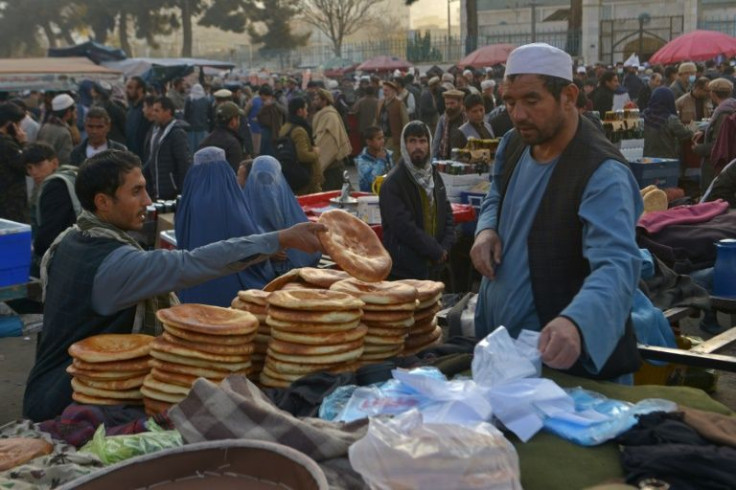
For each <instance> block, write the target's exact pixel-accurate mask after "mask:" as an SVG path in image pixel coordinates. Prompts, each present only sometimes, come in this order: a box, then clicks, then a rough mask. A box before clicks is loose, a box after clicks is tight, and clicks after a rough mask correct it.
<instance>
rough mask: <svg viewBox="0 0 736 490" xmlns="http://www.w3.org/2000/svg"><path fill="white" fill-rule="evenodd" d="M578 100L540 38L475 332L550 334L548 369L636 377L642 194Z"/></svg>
mask: <svg viewBox="0 0 736 490" xmlns="http://www.w3.org/2000/svg"><path fill="white" fill-rule="evenodd" d="M577 95H578V88H577V87H576V86H575V84H574V83H572V59H571V58H570V56H569V55H568V54H567V53H565V52H564V51H562V50H560V49H557V48H555V47H552V46H549V45H547V44H544V43H533V44H528V45H525V46H521V47H519V48H516V49H515V50H514V51H513V52H512V53H511V54H510V55H509V58H508V63H507V66H506V78H505V80H504V93H503V98H504V101H505V103H506V107H507V110H508V112H509V116H510V117H511V120H512V121H513V123H514V128H515V129H514V130H513V131H510V132H509V133H508V134H506V135H505V136H504V138H503V140H502V141H501V143H500V145H499V148H498V151H497V153H496V160H495V165H494V168H493V176H492V183H491V188H490V190H489V192H488V194H487V196H486V197H485V199H484V201H483V203H482V206H481V210H480V215H479V218H478V226H477V228H476V232H475V233H476V236H475V242H474V245H473V247H472V249H471V252H470V255H471V259H472V260H473V264H474V265H475V267H476V268H477V269H478V271H480V272H481V273H482V274H483V276H484V277H483V280H482V283H481V287H480V292H479V295H478V306H477V309H476V315H475V328H476V335H477V336H478V338H483V337H484V336H486V335H487V334H488V333H490V332H491V331H493V330H494V329H495V328H496V327H498V326H500V325H503V326H505V327H506V328H507V329H508V330H509V332H510V333H511V334H512V335H514V336H516V335H518V334H519V332H520V331H521V330H522V329H528V330H536V331H541V335H540V339H539V350H540V352H541V355H542V361H543V362H544V363H545V364H546V365H547V366H549V367H552V368H555V369H560V370H565V371H568V372H570V373H571V374H575V375H579V376H585V377H590V378H598V379H609V380H617V381H621V382H626V381H629V380H630V379H631V376H630V373H632V372H633V371H635V370H636V369H638V367H639V363H640V358H639V356H638V351H637V346H636V337H635V335H634V332H633V330H632V323H631V318H630V312H631V308H632V301H633V294H634V291H635V289H636V287H637V283H638V280H639V271H640V267H641V259H640V255H639V249H638V247H637V244H636V240H635V227H636V222H637V219H638V218H639V215H640V214H641V213H642V207H643V206H642V199H641V196H640V194H639V189H638V185H637V182H636V180H635V179H634V177H633V175H632V173H631V172H630V170H629V168H628V166H627V165H626V164H625V162H626V160H625V159H624V157H623V156H622V155H621V153H620V152H619V151H618V150H617V149H616V148H615V147H614V146H613V145H612V144H611V143H610V142H609V141H608V140H607V139H606V138H605V137H604V135H603V133H601V132H600V131H598V130H597V129H595V127H594V126H593V125H592V124H591V123H590V122H589V121H588V120H587V119H586V118H584V117H580V116H579V115H578V113H577V111H576V109H575V101H576V100H577Z"/></svg>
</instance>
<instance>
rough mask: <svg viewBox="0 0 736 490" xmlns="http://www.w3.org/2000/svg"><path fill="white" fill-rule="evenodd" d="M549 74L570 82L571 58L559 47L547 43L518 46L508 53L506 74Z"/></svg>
mask: <svg viewBox="0 0 736 490" xmlns="http://www.w3.org/2000/svg"><path fill="white" fill-rule="evenodd" d="M522 74H534V75H549V76H552V77H558V78H562V79H563V80H568V81H570V82H572V58H571V57H570V55H569V54H567V53H565V52H564V51H562V50H561V49H559V48H555V47H554V46H550V45H549V44H547V43H531V44H525V45H524V46H519V47H518V48H516V49H515V50H513V51H512V52H511V54H509V58H508V60H507V61H506V76H509V75H522Z"/></svg>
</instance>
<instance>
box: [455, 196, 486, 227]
mask: <svg viewBox="0 0 736 490" xmlns="http://www.w3.org/2000/svg"><path fill="white" fill-rule="evenodd" d="M485 197H486V195H485V194H484V193H482V192H468V191H463V192H461V193H460V202H462V203H463V204H469V205H471V206H473V209H474V210H475V219H474V220H472V221H468V222H466V223H462V224H461V229H462V231H463V233H464V234H466V235H470V236H473V235H475V227H476V226H477V225H478V216H479V215H480V205H481V203H482V202H483V198H485Z"/></svg>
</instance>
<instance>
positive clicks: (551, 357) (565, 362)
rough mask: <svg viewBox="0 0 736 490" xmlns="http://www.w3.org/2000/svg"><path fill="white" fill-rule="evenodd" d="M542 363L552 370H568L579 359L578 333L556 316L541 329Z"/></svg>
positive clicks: (540, 349)
mask: <svg viewBox="0 0 736 490" xmlns="http://www.w3.org/2000/svg"><path fill="white" fill-rule="evenodd" d="M539 352H541V354H542V361H543V362H544V363H545V364H546V365H548V366H549V367H551V368H554V369H568V368H570V367H572V365H573V364H575V361H577V360H578V358H579V357H580V352H581V347H580V332H578V327H576V326H575V324H574V323H573V322H571V321H570V320H568V319H567V318H564V317H561V316H558V317H557V318H555V319H554V320H552V321H551V322H549V323H548V324H547V325H545V327H544V328H543V329H542V332H541V335H540V336H539Z"/></svg>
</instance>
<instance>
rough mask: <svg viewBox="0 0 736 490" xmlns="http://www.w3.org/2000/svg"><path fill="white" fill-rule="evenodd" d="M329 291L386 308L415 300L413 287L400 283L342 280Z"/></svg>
mask: <svg viewBox="0 0 736 490" xmlns="http://www.w3.org/2000/svg"><path fill="white" fill-rule="evenodd" d="M330 290H331V291H341V292H343V293H348V294H352V295H353V296H355V297H356V298H360V300H361V301H363V302H364V303H365V304H374V305H381V306H388V305H394V304H402V303H410V302H414V301H416V299H417V290H416V288H414V287H413V286H409V285H408V284H403V283H400V282H390V281H381V282H364V281H360V280H358V279H355V278H352V277H351V278H350V279H343V280H342V281H337V282H336V283H335V284H333V285H332V286H330Z"/></svg>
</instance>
